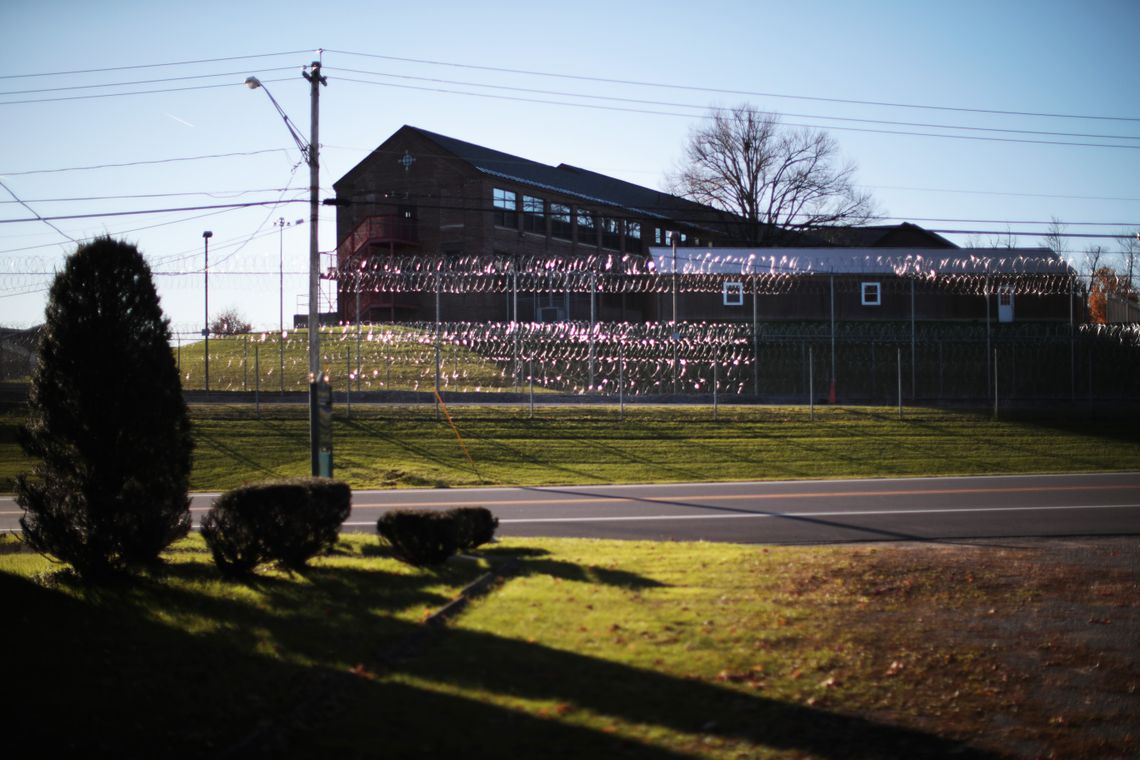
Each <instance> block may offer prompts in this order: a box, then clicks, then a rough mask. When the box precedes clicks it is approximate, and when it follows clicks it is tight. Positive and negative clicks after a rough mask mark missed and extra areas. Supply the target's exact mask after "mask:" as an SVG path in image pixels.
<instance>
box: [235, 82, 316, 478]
mask: <svg viewBox="0 0 1140 760" xmlns="http://www.w3.org/2000/svg"><path fill="white" fill-rule="evenodd" d="M301 76H303V77H305V79H307V80H308V81H309V84H310V85H311V89H310V112H309V116H310V129H309V140H308V142H307V143H306V141H305V139H304V138H303V137H301V135H300V133H299V132H298V131H297V128H296V127H294V126H293V122H291V121H290V120H289V117H288V116H286V115H285V112H284V111H283V110H282V109H281V106H280V105H278V103H277V100H276V99H275V98H274V97H273V95H271V94H270V92H269V90H267V89H265V85H263V84H262V83H261V82H260V81H259V80H258V79H257V77H249V78H248V79H246V80H245V85H246V87H249V88H250V89H251V90H255V89H257V88H259V87H260V88H261V89H263V90H265V94H266V95H268V96H269V100H270V102H271V103H273V107H274V108H276V109H277V113H279V114H280V115H281V118H282V119H283V120H284V121H285V126H286V127H287V128H288V129H289V133H290V134H291V135H292V136H293V141H294V142H296V143H297V147H298V148H300V150H301V153H302V154H303V155H304V157H305V161H306V163H308V164H309V223H310V227H309V458H310V463H311V465H312V474H313V475H314V476H318V475H321V474H322V472H321V470H322V468H321V456H320V455H321V430H320V419H319V415H318V400H319V399H318V397H319V393H320V389H321V384H322V383H323V382H324V378H323V376H322V373H321V348H320V339H321V326H320V310H319V306H320V270H321V253H320V250H319V248H318V243H317V223H318V215H319V213H320V208H321V200H320V195H319V193H320V184H319V179H320V157H319V156H320V148H319V134H320V133H319V124H320V94H321V89H320V86H321V85H322V84H323V85H327V84H328V80H327V79H326V78H325V77H323V76H321V62H320V61H313V62H312V64H310V66H309V71H304V72H302V73H301Z"/></svg>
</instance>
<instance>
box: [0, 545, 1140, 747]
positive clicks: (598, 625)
mask: <svg viewBox="0 0 1140 760" xmlns="http://www.w3.org/2000/svg"><path fill="white" fill-rule="evenodd" d="M12 542H13V539H11V538H7V539H0V587H2V594H3V598H4V599H5V600H6V602H7V606H8V609H9V611H10V618H11V619H10V620H9V621H8V624H7V625H5V626H3V630H4V631H5V639H4V643H5V645H6V647H5V651H9V652H12V653H14V655H16V656H13V657H10V658H9V661H8V664H7V665H6V669H5V676H6V678H7V680H8V683H9V684H10V686H11V688H12V689H13V694H15V695H17V697H16V698H17V700H18V705H19V711H18V715H19V717H18V734H19V740H20V742H21V744H22V746H25V747H34V748H37V749H38V750H42V751H47V749H48V748H54V750H56V751H62V752H64V753H65V754H70V753H72V752H78V751H83V752H84V753H88V754H98V755H108V756H118V757H142V756H149V755H152V754H154V753H155V752H161V753H164V754H167V755H170V756H218V755H221V754H222V753H223V752H224V751H225V750H232V752H231V753H230V755H229V756H244V755H247V754H250V753H251V752H254V751H256V750H258V749H265V748H266V747H269V748H271V749H272V750H273V751H274V752H276V753H277V754H281V755H285V756H290V757H328V756H363V755H365V754H370V755H371V754H383V755H385V756H393V757H409V756H423V757H439V756H447V755H453V754H462V755H464V756H474V757H536V756H551V755H557V756H565V757H614V756H622V757H625V756H634V757H655V758H672V757H693V756H697V757H711V758H739V757H760V758H780V757H789V758H790V757H797V758H800V757H824V758H826V757H853V758H878V757H945V756H951V755H952V756H955V757H1002V756H1009V755H1015V756H1023V757H1041V756H1047V755H1056V756H1063V757H1123V756H1127V755H1130V754H1131V753H1132V752H1134V751H1135V749H1136V745H1135V742H1136V738H1137V736H1138V734H1137V731H1138V729H1140V726H1138V724H1137V715H1138V714H1140V713H1138V712H1137V711H1136V710H1135V707H1136V704H1137V702H1136V696H1135V689H1136V685H1137V682H1138V680H1140V672H1138V671H1137V668H1136V661H1135V652H1134V651H1132V650H1131V648H1130V643H1129V641H1130V637H1129V636H1128V635H1127V631H1129V630H1133V631H1134V630H1135V626H1136V625H1137V623H1138V622H1140V620H1138V617H1137V606H1136V603H1135V600H1136V591H1137V574H1136V568H1137V563H1138V562H1140V555H1138V554H1137V552H1136V547H1135V544H1134V542H1127V543H1118V544H1116V545H1114V546H1109V547H1101V548H1087V547H1071V548H1065V547H1063V546H1062V547H1058V545H1056V544H1049V545H1032V544H1030V545H1024V546H1020V547H1015V546H1009V545H1002V546H996V545H994V546H971V547H966V546H937V545H927V546H926V547H924V550H923V551H921V552H920V551H917V550H914V549H908V548H905V547H898V546H894V547H879V548H868V547H861V548H836V547H832V548H814V549H804V548H761V547H744V546H730V545H710V544H651V543H637V542H620V543H619V542H603V541H569V540H540V539H526V540H522V539H514V540H508V541H504V542H503V543H502V544H499V545H496V546H494V547H492V548H490V549H488V550H487V551H486V552H483V553H482V556H481V557H480V558H479V559H465V558H456V559H453V560H452V561H451V562H450V563H449V564H448V565H446V566H445V567H443V568H441V569H439V570H435V571H420V570H413V569H410V568H408V567H405V566H402V565H400V564H398V563H397V562H395V561H394V560H392V559H391V558H390V557H389V556H388V555H387V554H386V552H385V550H384V549H383V548H381V547H380V546H379V545H378V543H377V539H376V538H375V537H367V536H360V535H355V536H346V537H345V540H344V541H343V542H342V543H341V545H340V547H339V549H338V551H337V553H336V554H335V555H334V556H330V557H325V558H318V559H316V560H315V561H314V562H313V566H312V567H311V568H310V569H309V570H307V571H305V572H303V573H300V574H296V575H288V574H285V573H281V572H277V571H274V570H263V571H262V575H261V576H260V577H259V578H258V579H257V580H255V581H253V582H251V583H248V584H237V583H230V582H226V581H223V580H221V578H220V577H219V576H218V574H217V571H216V570H215V569H214V568H213V567H212V565H211V564H210V562H209V556H208V553H207V552H206V551H205V548H204V546H203V544H202V541H201V539H200V537H197V536H195V537H192V538H190V539H187V540H186V541H183V542H181V543H180V544H178V545H177V546H176V547H175V548H174V549H173V550H172V551H170V552H168V553H167V565H166V566H165V568H164V569H161V570H159V571H157V572H155V573H153V574H151V575H146V576H143V577H142V578H140V579H138V580H136V581H135V582H133V583H130V584H124V585H122V586H118V587H110V588H101V589H95V590H92V589H85V588H83V587H81V586H79V585H77V584H76V583H75V581H74V580H73V579H72V578H70V577H69V576H68V575H67V574H66V573H65V572H64V573H60V572H59V571H58V569H57V568H56V567H53V566H52V565H50V564H49V563H48V562H47V561H46V560H44V559H42V558H40V557H38V556H36V555H33V554H27V553H20V552H13V551H11V549H12ZM1004 543H1005V544H1008V543H1009V542H1004ZM1077 559H1079V561H1074V560H1077ZM509 560H514V561H516V562H517V563H518V570H517V572H516V574H515V575H514V576H512V577H509V578H507V579H506V580H505V581H504V582H503V583H502V584H501V585H500V586H498V587H495V588H494V589H493V590H492V592H491V593H490V595H489V596H487V597H485V598H483V599H480V600H478V601H476V602H475V603H474V604H473V605H472V606H471V607H469V609H468V610H467V612H465V613H464V614H462V615H461V616H460V617H458V618H457V619H455V620H453V621H452V623H451V624H450V625H449V627H448V629H447V630H446V631H436V632H435V633H432V634H430V635H422V634H423V633H424V630H425V628H424V626H423V624H422V622H421V621H423V620H424V619H425V617H426V615H427V614H428V613H429V612H430V611H431V610H434V609H437V608H439V607H440V606H441V605H442V604H443V603H444V602H445V601H446V600H448V599H450V598H451V597H453V596H454V595H455V594H456V593H457V590H458V589H459V588H460V587H461V586H463V585H464V584H465V583H467V582H468V581H470V580H471V579H472V578H474V577H475V576H476V575H477V574H478V573H479V572H481V571H482V570H484V569H486V568H487V567H489V566H500V565H501V564H502V563H504V562H507V561H509ZM1086 621H1087V622H1086ZM77 632H81V633H77ZM1116 633H1120V634H1125V635H1123V636H1122V637H1116V638H1113V634H1116ZM409 642H412V646H408V643H409ZM1078 694H1079V695H1080V698H1079V699H1078V698H1076V695H1078ZM257 732H260V733H257ZM255 733H257V737H256V740H255V741H253V743H252V744H246V745H242V744H241V742H242V741H243V740H244V739H246V738H248V737H250V735H251V734H255ZM961 742H967V743H968V745H969V746H968V747H962V745H961V744H960V743H961Z"/></svg>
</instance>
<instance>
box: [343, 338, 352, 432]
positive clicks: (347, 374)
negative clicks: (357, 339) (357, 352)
mask: <svg viewBox="0 0 1140 760" xmlns="http://www.w3.org/2000/svg"><path fill="white" fill-rule="evenodd" d="M344 406H345V410H346V413H347V414H348V418H349V419H350V420H351V419H352V349H351V348H348V349H347V350H345V352H344Z"/></svg>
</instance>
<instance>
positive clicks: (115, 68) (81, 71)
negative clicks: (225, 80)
mask: <svg viewBox="0 0 1140 760" xmlns="http://www.w3.org/2000/svg"><path fill="white" fill-rule="evenodd" d="M311 52H313V51H312V50H288V51H285V52H283V53H259V54H256V55H236V56H230V57H228V58H199V59H197V60H192V61H171V62H169V63H140V64H135V65H132V66H109V67H106V68H101V69H76V70H73V71H47V72H40V73H35V74H5V75H4V76H5V77H6V78H7V79H27V78H30V77H56V76H67V75H70V74H102V73H105V72H108V71H131V70H136V69H156V68H161V67H163V66H190V65H194V64H198V63H221V62H224V61H247V60H250V59H252V58H276V57H278V56H283V55H300V54H301V53H311Z"/></svg>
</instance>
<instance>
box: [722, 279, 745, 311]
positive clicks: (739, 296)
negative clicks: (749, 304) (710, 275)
mask: <svg viewBox="0 0 1140 760" xmlns="http://www.w3.org/2000/svg"><path fill="white" fill-rule="evenodd" d="M721 295H722V296H723V300H724V305H725V306H743V305H744V283H743V282H734V281H731V280H729V281H726V282H725V283H724V285H723V287H722V289H721Z"/></svg>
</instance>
